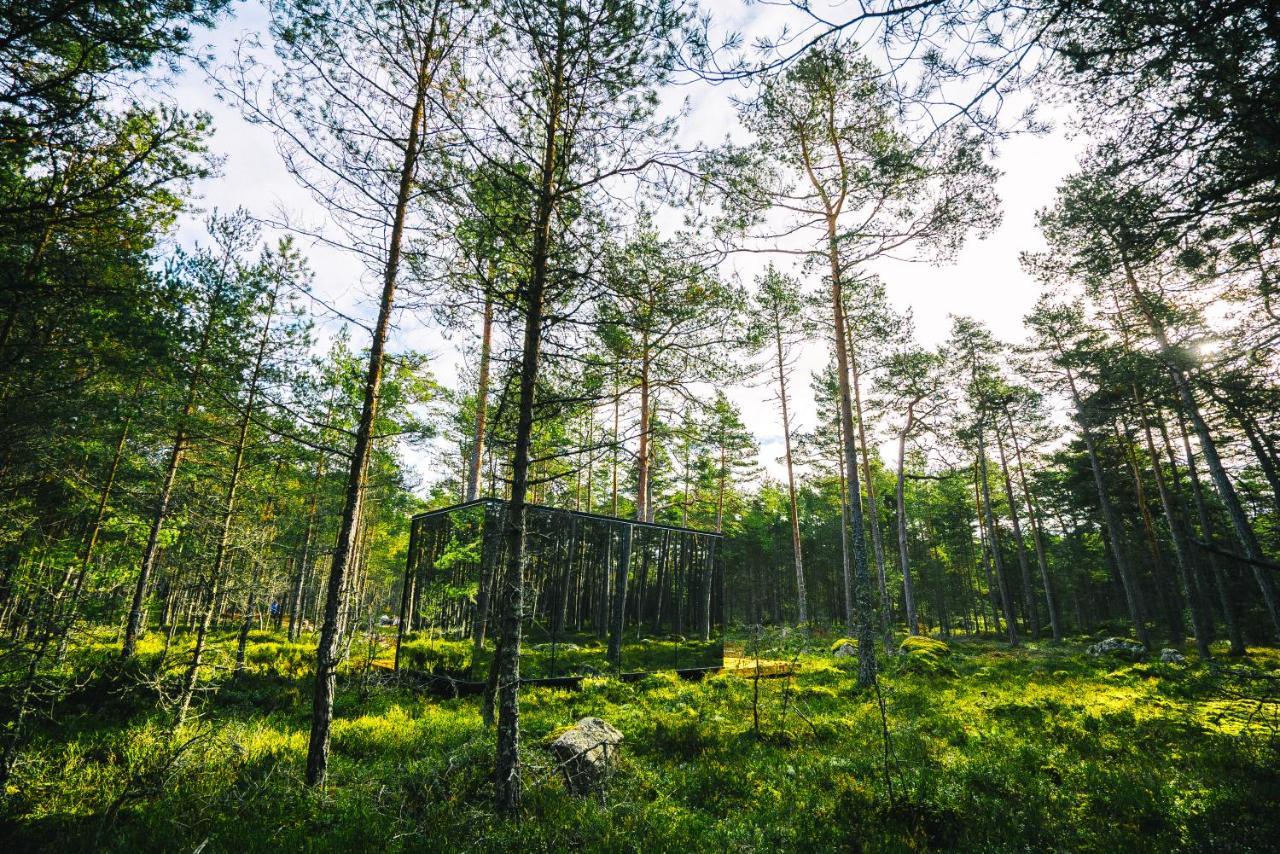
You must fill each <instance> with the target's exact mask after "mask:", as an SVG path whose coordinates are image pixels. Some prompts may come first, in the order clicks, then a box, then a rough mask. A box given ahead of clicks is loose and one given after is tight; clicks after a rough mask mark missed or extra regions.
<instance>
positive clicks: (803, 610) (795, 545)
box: [773, 314, 809, 626]
mask: <svg viewBox="0 0 1280 854" xmlns="http://www.w3.org/2000/svg"><path fill="white" fill-rule="evenodd" d="M773 321H774V324H773V331H774V341H775V342H776V344H777V353H778V399H779V400H780V401H781V402H782V443H783V448H784V450H785V453H786V460H787V496H788V499H789V502H790V509H791V548H792V554H793V555H794V557H795V567H796V605H797V607H798V608H799V623H800V625H802V626H803V625H805V624H807V623H808V622H809V598H808V595H807V593H806V592H805V585H804V554H803V551H802V549H801V547H800V511H799V509H798V506H797V504H796V475H795V468H794V466H793V465H792V458H791V416H790V413H789V412H788V410H787V366H786V360H785V359H784V357H783V352H782V318H781V317H778V316H777V315H776V314H775V315H774V318H773Z"/></svg>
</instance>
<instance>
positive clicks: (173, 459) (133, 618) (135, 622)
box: [120, 265, 226, 661]
mask: <svg viewBox="0 0 1280 854" xmlns="http://www.w3.org/2000/svg"><path fill="white" fill-rule="evenodd" d="M224 266H225V265H224ZM225 272H226V271H225V269H224V270H223V271H222V272H221V273H220V275H225ZM220 303H221V291H220V290H219V292H218V293H217V294H215V298H214V299H213V300H212V301H211V302H210V305H209V315H208V317H206V318H205V323H204V329H203V330H202V331H201V333H200V344H199V346H198V347H197V348H196V357H195V363H194V365H193V367H192V371H191V378H190V380H188V382H187V397H186V401H185V402H184V403H183V405H182V412H181V413H180V414H179V415H178V429H177V432H176V434H175V435H174V439H173V445H172V447H171V448H170V449H169V459H168V463H167V464H166V466H165V472H164V478H163V479H162V480H161V482H160V495H159V496H158V497H157V499H156V508H155V512H154V513H152V515H151V527H150V529H149V530H148V532H147V544H146V546H145V547H144V548H143V550H142V562H141V563H140V565H139V567H138V579H137V581H136V582H135V583H134V588H133V602H132V604H131V605H130V606H129V618H128V621H127V622H126V624H125V630H124V640H123V642H122V643H121V647H120V657H121V658H123V659H125V660H126V661H127V660H128V659H130V658H132V657H133V654H134V652H135V651H136V650H137V645H138V637H139V635H140V634H141V633H142V621H143V617H144V610H145V608H146V598H147V585H148V584H150V582H151V573H152V572H153V571H154V570H155V565H156V558H157V557H158V556H159V554H160V531H161V529H162V528H163V527H164V523H165V521H166V520H167V519H168V517H169V503H170V502H171V501H172V500H173V485H174V482H175V481H176V480H177V477H178V467H179V466H180V465H181V464H182V457H183V455H184V454H185V453H186V449H187V422H188V421H189V420H190V418H191V414H192V412H193V411H194V410H195V405H196V394H197V392H198V390H199V388H200V381H201V378H202V377H203V374H204V363H205V357H206V356H207V354H208V351H209V344H210V341H211V339H212V337H213V330H214V326H215V325H216V324H217V321H218V309H219V308H220V307H221V306H220Z"/></svg>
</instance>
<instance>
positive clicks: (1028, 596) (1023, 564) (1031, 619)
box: [995, 424, 1040, 640]
mask: <svg viewBox="0 0 1280 854" xmlns="http://www.w3.org/2000/svg"><path fill="white" fill-rule="evenodd" d="M995 434H996V449H997V450H998V451H999V453H1000V473H1001V475H1002V476H1003V478H1004V494H1005V497H1006V498H1007V499H1008V500H1009V522H1010V523H1011V524H1012V525H1013V539H1014V542H1015V544H1016V545H1017V548H1018V570H1019V572H1020V574H1021V576H1022V607H1023V609H1024V610H1025V611H1026V616H1027V622H1028V624H1029V626H1030V629H1031V637H1032V638H1035V639H1036V640H1039V639H1040V614H1039V610H1038V609H1037V608H1036V597H1035V590H1034V589H1032V586H1031V565H1030V562H1029V561H1028V560H1027V544H1026V541H1025V540H1024V539H1023V538H1022V522H1021V521H1020V520H1019V519H1018V502H1017V500H1016V499H1015V498H1014V496H1013V480H1012V479H1011V478H1010V477H1009V461H1008V459H1007V458H1006V456H1005V452H1004V437H1003V436H1001V435H1000V426H999V425H998V424H997V425H996V426H995Z"/></svg>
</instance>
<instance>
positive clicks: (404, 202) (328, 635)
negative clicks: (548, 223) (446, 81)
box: [306, 17, 437, 787]
mask: <svg viewBox="0 0 1280 854" xmlns="http://www.w3.org/2000/svg"><path fill="white" fill-rule="evenodd" d="M436 24H437V21H436V19H435V18H434V17H433V18H432V21H431V29H430V31H429V32H428V35H427V44H426V47H425V49H424V50H423V53H422V57H421V59H420V60H419V63H418V78H417V83H416V91H415V93H414V102H413V110H412V112H411V113H410V116H409V128H408V131H409V136H408V140H407V141H406V143H405V149H404V160H403V162H402V163H401V165H400V186H399V188H398V190H397V193H396V201H395V209H394V214H393V217H392V224H391V236H390V241H389V243H388V246H387V263H386V268H385V270H384V274H383V282H382V298H381V299H380V301H379V305H378V320H377V322H376V324H375V325H374V329H373V340H372V342H371V343H370V347H369V365H368V369H367V371H366V373H365V384H364V402H363V404H362V406H361V410H360V422H359V425H358V426H357V428H356V441H355V446H354V448H353V449H352V453H351V467H350V469H349V471H348V473H347V488H346V494H345V496H344V499H343V507H342V520H341V522H340V523H339V528H338V541H337V543H336V544H335V545H334V550H333V562H332V564H331V565H330V568H329V584H328V591H327V592H326V594H325V606H324V623H323V625H322V626H321V629H320V642H319V644H318V646H317V648H316V677H315V695H314V697H313V700H312V708H311V735H310V739H309V742H308V745H307V774H306V781H307V785H308V786H312V787H315V786H319V785H321V784H322V783H324V777H325V770H326V768H327V767H328V764H329V732H330V729H331V727H332V724H333V696H334V693H335V692H336V690H337V664H338V640H339V638H338V612H339V608H340V605H341V596H342V591H343V588H344V586H345V582H346V578H347V572H348V570H349V565H350V563H351V561H352V560H353V559H354V558H355V553H356V546H357V543H358V541H359V534H360V531H359V528H360V519H361V515H362V511H363V508H364V491H365V480H366V478H367V477H368V468H369V458H370V456H371V454H372V451H373V427H374V423H375V421H376V420H377V414H378V397H379V395H380V393H381V391H382V375H383V360H384V355H385V351H386V343H387V335H388V333H389V331H390V328H391V311H392V309H393V308H394V306H395V296H396V279H397V276H398V274H399V271H400V247H401V243H402V241H403V240H404V224H405V219H406V217H407V215H408V208H409V199H410V196H411V195H412V192H413V180H414V175H415V173H416V171H417V165H418V151H419V143H420V134H421V132H422V128H421V125H422V120H423V113H424V111H425V108H426V92H427V87H428V85H429V84H430V72H429V67H430V66H429V63H430V62H432V61H433V60H434V58H435V57H434V53H435V51H434V44H435V35H436Z"/></svg>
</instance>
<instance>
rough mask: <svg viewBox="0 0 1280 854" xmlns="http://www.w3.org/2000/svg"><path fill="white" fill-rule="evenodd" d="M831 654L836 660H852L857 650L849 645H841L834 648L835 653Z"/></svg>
mask: <svg viewBox="0 0 1280 854" xmlns="http://www.w3.org/2000/svg"><path fill="white" fill-rule="evenodd" d="M832 654H833V655H834V656H835V657H836V658H854V657H856V656H857V654H858V648H857V647H855V646H854V645H853V644H850V643H842V644H840V645H839V646H838V647H836V651H835V652H834V653H832Z"/></svg>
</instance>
